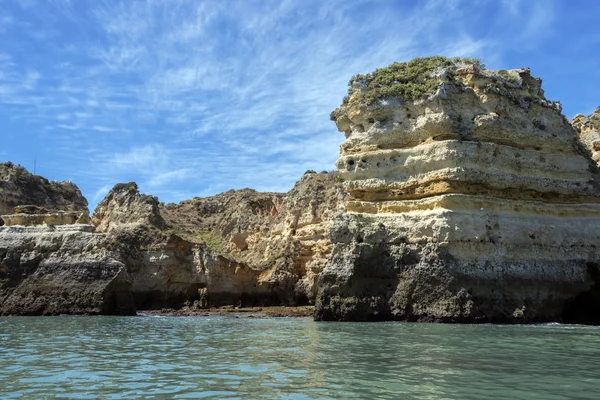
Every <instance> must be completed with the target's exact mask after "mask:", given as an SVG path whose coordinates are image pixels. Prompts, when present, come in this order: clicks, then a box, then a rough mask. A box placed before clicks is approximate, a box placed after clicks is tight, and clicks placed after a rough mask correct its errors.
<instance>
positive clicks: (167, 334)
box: [0, 317, 600, 399]
mask: <svg viewBox="0 0 600 400" xmlns="http://www.w3.org/2000/svg"><path fill="white" fill-rule="evenodd" d="M0 366H1V368H0V398H2V399H5V398H19V397H21V398H39V397H43V396H50V397H58V398H60V397H63V398H107V399H114V398H127V399H131V398H157V399H158V398H267V399H272V398H290V399H316V398H336V399H346V398H378V399H412V398H414V399H482V398H494V399H565V398H577V399H598V398H600V328H596V327H584V326H564V325H537V326H499V325H441V324H408V323H373V324H362V323H315V322H313V321H312V320H310V319H286V318H282V319H252V318H234V317H3V318H0Z"/></svg>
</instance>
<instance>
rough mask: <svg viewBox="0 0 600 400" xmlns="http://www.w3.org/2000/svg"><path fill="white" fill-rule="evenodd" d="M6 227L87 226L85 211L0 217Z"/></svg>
mask: <svg viewBox="0 0 600 400" xmlns="http://www.w3.org/2000/svg"><path fill="white" fill-rule="evenodd" d="M2 219H3V221H4V225H6V226H15V225H22V226H35V225H69V224H89V223H90V217H89V216H88V213H87V211H72V212H56V213H48V214H11V215H2Z"/></svg>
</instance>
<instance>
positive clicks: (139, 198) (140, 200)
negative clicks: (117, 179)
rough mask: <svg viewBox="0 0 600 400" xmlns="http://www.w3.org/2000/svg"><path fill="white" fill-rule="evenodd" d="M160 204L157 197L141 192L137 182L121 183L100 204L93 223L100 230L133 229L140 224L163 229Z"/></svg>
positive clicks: (93, 217) (93, 216)
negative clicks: (159, 210) (159, 209)
mask: <svg viewBox="0 0 600 400" xmlns="http://www.w3.org/2000/svg"><path fill="white" fill-rule="evenodd" d="M158 204H159V202H158V199H157V198H156V197H154V196H148V195H145V194H141V193H140V192H139V190H138V186H137V184H136V183H135V182H129V183H119V184H117V185H115V186H114V187H113V188H112V190H111V191H110V192H109V193H108V194H107V195H106V197H105V198H104V199H103V200H102V201H101V202H100V203H99V204H98V206H97V207H96V210H94V214H93V215H92V223H93V224H94V225H95V226H96V229H97V230H98V232H111V231H112V230H133V229H135V228H137V227H140V226H150V227H154V228H158V229H161V228H163V227H164V225H165V223H164V221H163V220H162V218H161V216H160V213H159V212H158Z"/></svg>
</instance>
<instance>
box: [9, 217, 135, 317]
mask: <svg viewBox="0 0 600 400" xmlns="http://www.w3.org/2000/svg"><path fill="white" fill-rule="evenodd" d="M93 230H94V227H93V226H91V225H84V224H76V225H60V226H3V227H0V315H7V314H17V315H57V314H119V315H132V314H135V305H134V302H133V297H132V296H131V291H130V287H131V281H130V279H129V276H128V274H127V271H126V269H125V265H124V264H123V263H121V262H119V261H118V259H119V255H118V254H115V253H114V252H111V251H109V250H108V244H109V243H108V242H107V241H106V238H105V236H104V235H101V234H96V233H93Z"/></svg>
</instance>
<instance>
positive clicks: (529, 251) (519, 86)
mask: <svg viewBox="0 0 600 400" xmlns="http://www.w3.org/2000/svg"><path fill="white" fill-rule="evenodd" d="M408 75H410V79H405V77H406V76H408ZM560 110H561V108H560V105H559V104H558V103H554V102H551V101H548V100H546V99H545V98H544V94H543V90H542V89H541V80H540V79H537V78H534V77H532V76H531V75H530V73H529V70H528V69H519V70H510V71H497V72H494V71H489V70H485V69H483V68H482V67H481V66H480V65H479V63H478V62H476V61H474V60H458V59H454V60H449V59H444V58H441V57H436V58H429V59H417V60H414V61H412V62H411V63H409V64H394V65H392V66H390V67H387V68H384V69H381V70H378V71H376V72H375V73H373V74H369V75H365V76H357V77H355V78H353V80H352V81H351V82H350V90H349V96H348V97H347V99H345V101H344V104H343V105H342V106H341V107H340V108H338V109H337V110H335V111H334V112H333V113H332V119H333V120H334V121H335V122H336V124H337V126H338V129H339V130H340V131H342V132H344V133H345V135H346V141H345V142H344V143H343V144H342V146H341V154H340V158H339V160H338V162H337V167H338V171H339V173H340V176H341V177H342V178H343V179H344V181H345V182H344V187H345V189H346V190H347V191H348V193H349V194H350V196H351V198H350V200H349V202H348V204H347V212H346V213H345V214H344V215H342V216H340V217H339V218H336V219H335V220H334V221H333V222H332V225H331V232H330V238H331V241H332V243H333V254H332V257H331V259H330V261H329V263H328V264H327V267H326V268H325V270H324V271H323V272H322V274H321V276H320V289H319V294H318V300H317V310H316V318H317V319H325V320H389V319H394V320H418V321H433V320H435V321H448V322H485V321H494V322H531V321H574V320H577V321H578V322H585V320H586V318H590V315H592V314H594V313H597V311H598V310H600V307H599V304H598V303H596V304H593V302H592V303H590V304H589V306H590V310H594V311H590V310H588V311H587V312H586V313H583V314H585V315H586V316H583V315H577V316H575V314H574V313H573V307H571V306H572V305H573V304H575V303H577V301H578V296H582V295H583V294H584V293H588V294H589V293H591V292H593V291H594V290H595V285H596V281H595V278H594V277H595V276H597V273H596V270H597V269H598V261H599V259H600V253H599V252H598V250H597V249H596V246H597V243H598V240H599V239H600V231H599V230H598V229H597V227H598V226H600V204H599V203H600V196H599V194H600V190H599V187H600V186H599V174H598V170H597V168H596V166H595V164H594V163H593V162H592V160H591V159H589V157H587V154H586V152H585V149H583V146H582V145H581V143H580V142H579V141H578V140H577V139H576V136H575V131H574V129H573V128H572V127H571V125H570V124H569V122H568V121H567V120H566V118H565V117H564V116H563V115H562V114H561V112H560ZM584 296H588V295H584ZM592 297H594V296H593V295H592ZM579 298H580V297H579Z"/></svg>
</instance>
